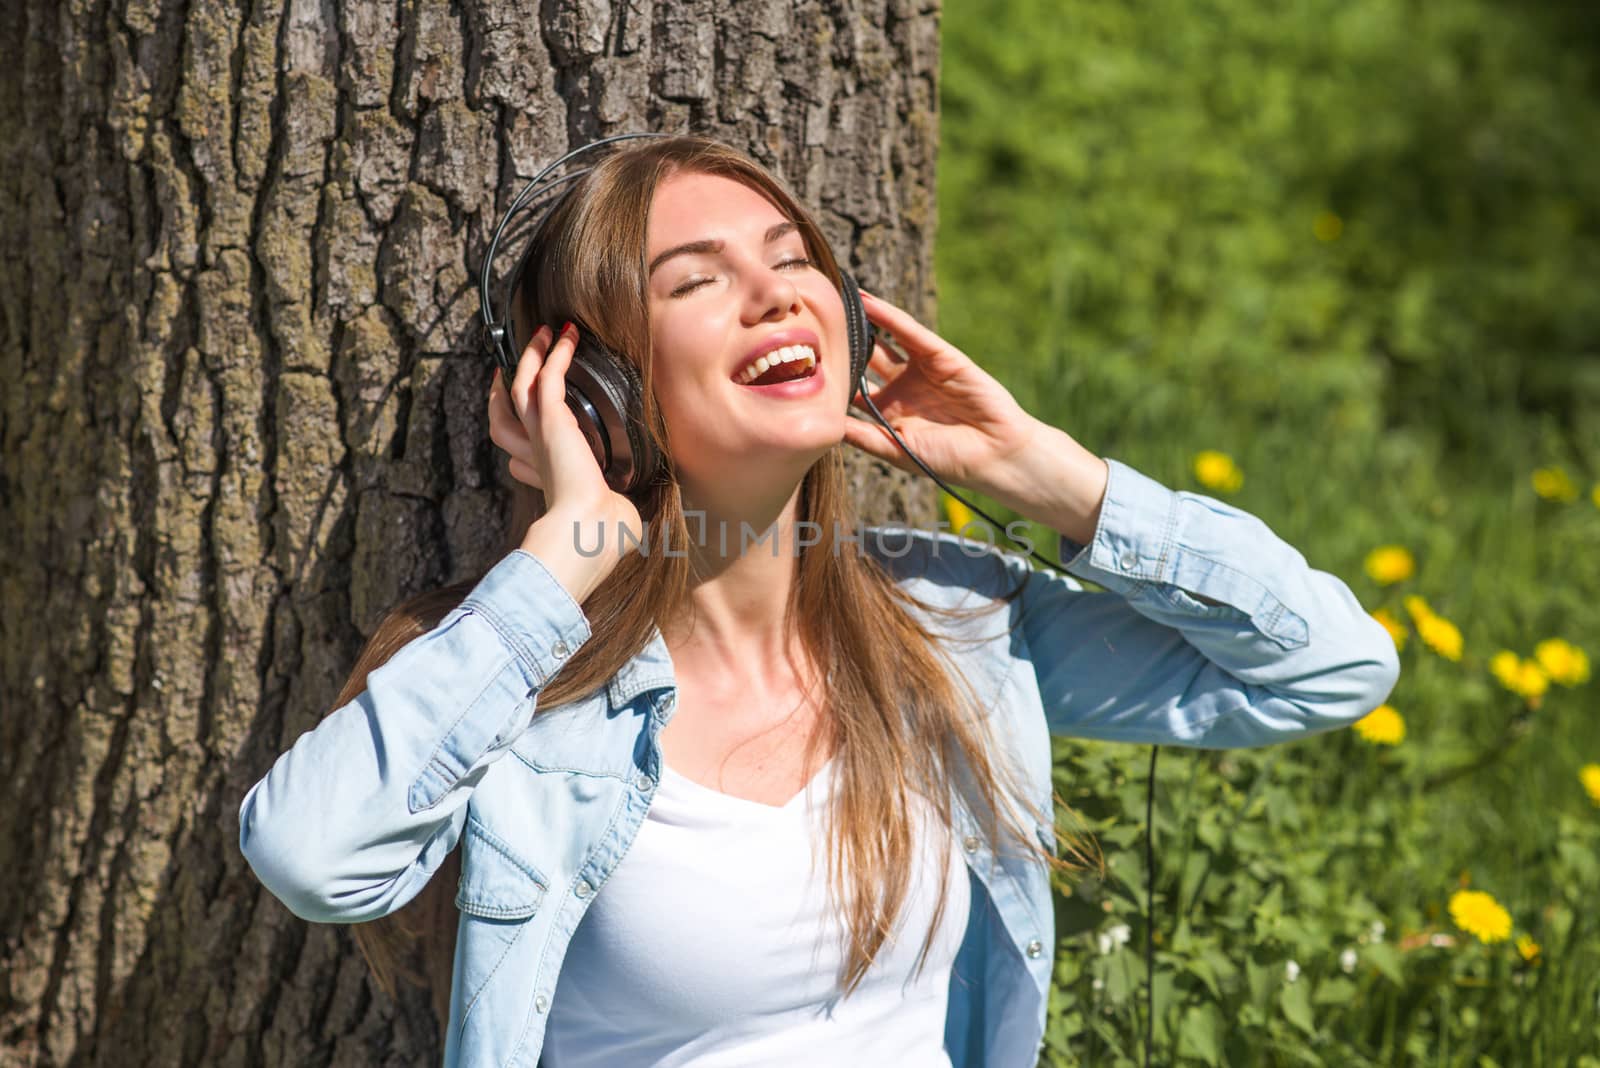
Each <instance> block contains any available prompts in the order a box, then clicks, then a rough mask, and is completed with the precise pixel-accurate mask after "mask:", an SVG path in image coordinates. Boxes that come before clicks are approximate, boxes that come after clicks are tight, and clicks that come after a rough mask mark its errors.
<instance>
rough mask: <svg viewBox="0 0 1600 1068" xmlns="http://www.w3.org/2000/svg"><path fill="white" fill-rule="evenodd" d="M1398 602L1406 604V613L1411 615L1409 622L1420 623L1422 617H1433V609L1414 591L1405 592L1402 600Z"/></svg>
mask: <svg viewBox="0 0 1600 1068" xmlns="http://www.w3.org/2000/svg"><path fill="white" fill-rule="evenodd" d="M1400 603H1401V604H1403V605H1405V606H1406V613H1407V614H1408V615H1409V616H1411V622H1413V623H1421V622H1422V621H1423V620H1424V619H1432V618H1433V609H1432V608H1429V607H1428V602H1427V601H1424V600H1423V599H1422V598H1421V597H1420V596H1419V595H1417V594H1415V593H1408V594H1406V596H1405V598H1404V600H1402V601H1401V602H1400Z"/></svg>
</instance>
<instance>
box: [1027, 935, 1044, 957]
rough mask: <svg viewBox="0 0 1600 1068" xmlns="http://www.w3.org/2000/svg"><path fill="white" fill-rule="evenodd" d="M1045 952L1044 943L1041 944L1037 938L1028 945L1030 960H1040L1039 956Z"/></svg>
mask: <svg viewBox="0 0 1600 1068" xmlns="http://www.w3.org/2000/svg"><path fill="white" fill-rule="evenodd" d="M1043 952H1044V943H1042V942H1040V941H1039V940H1038V939H1037V938H1035V939H1034V940H1033V941H1032V942H1029V943H1028V958H1029V959H1030V960H1038V959H1039V954H1041V953H1043Z"/></svg>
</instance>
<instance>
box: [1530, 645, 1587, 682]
mask: <svg viewBox="0 0 1600 1068" xmlns="http://www.w3.org/2000/svg"><path fill="white" fill-rule="evenodd" d="M1533 658H1534V659H1535V660H1537V661H1538V662H1539V666H1540V667H1542V668H1544V673H1545V674H1546V675H1549V676H1550V681H1551V682H1559V683H1560V684H1561V685H1563V686H1582V685H1583V684H1584V683H1586V682H1588V681H1589V655H1588V654H1587V653H1585V652H1584V651H1583V650H1582V649H1580V648H1578V647H1577V646H1576V645H1573V644H1572V643H1571V642H1569V641H1567V640H1566V639H1564V638H1546V639H1545V640H1544V641H1542V642H1540V643H1539V644H1538V645H1535V646H1534V647H1533Z"/></svg>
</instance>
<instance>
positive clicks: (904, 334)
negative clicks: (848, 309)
mask: <svg viewBox="0 0 1600 1068" xmlns="http://www.w3.org/2000/svg"><path fill="white" fill-rule="evenodd" d="M861 298H862V299H861V306H862V308H864V309H865V310H866V313H867V318H868V319H869V320H871V321H872V323H873V324H874V325H877V326H881V327H883V328H884V329H885V330H887V331H889V333H891V334H893V335H894V338H895V340H896V341H898V342H899V343H900V347H901V348H903V349H905V352H906V355H907V356H909V357H911V358H912V359H916V358H917V357H918V356H926V355H929V354H931V353H935V352H941V351H943V350H944V349H947V348H949V347H950V345H949V343H948V342H946V341H945V340H944V338H942V337H940V336H939V335H938V334H935V333H934V332H933V331H932V330H929V329H928V328H927V327H925V326H923V325H922V324H921V323H919V322H917V321H916V320H915V319H913V318H912V317H911V315H910V314H909V313H907V312H905V311H902V310H901V309H899V308H897V307H895V306H894V305H893V304H890V303H889V302H888V301H886V300H884V299H883V298H881V297H874V296H873V295H872V294H870V293H863V294H861Z"/></svg>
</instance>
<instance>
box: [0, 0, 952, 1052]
mask: <svg viewBox="0 0 1600 1068" xmlns="http://www.w3.org/2000/svg"><path fill="white" fill-rule="evenodd" d="M4 8H5V10H4V13H3V14H0V40H3V42H4V51H3V54H4V56H6V57H7V63H6V67H7V69H6V71H5V72H4V73H3V74H0V94H3V96H0V130H3V138H0V143H3V144H5V145H7V146H8V147H9V148H10V160H9V166H7V167H6V168H4V169H3V171H0V190H3V196H0V213H3V226H4V233H5V235H6V250H7V252H8V253H9V254H8V255H7V256H6V257H5V258H4V260H3V261H0V339H3V340H0V346H3V347H0V386H3V399H0V445H3V453H0V455H3V458H4V459H3V466H0V500H3V502H4V509H5V518H4V522H3V523H0V559H3V561H4V565H3V567H4V570H3V573H0V638H3V641H0V870H3V871H4V872H5V873H7V875H8V876H9V877H8V878H6V879H4V880H0V1065H3V1066H5V1068H12V1066H20V1065H48V1066H57V1065H135V1064H137V1065H207V1066H215V1065H263V1064H274V1065H276V1064H294V1065H297V1066H304V1065H328V1064H347V1065H363V1066H365V1065H376V1064H383V1065H388V1064H394V1065H428V1064H436V1063H438V1061H439V1059H440V1053H441V1046H440V1043H439V1036H438V1035H437V1034H436V1026H435V1023H434V1020H433V1016H432V1013H431V1011H429V1008H428V1004H427V1002H426V999H425V998H424V997H422V996H421V995H415V996H413V994H410V993H408V994H405V995H402V997H401V999H400V1002H399V1003H398V1004H397V1003H396V1002H395V1001H392V1000H390V999H388V998H386V997H384V996H383V995H382V994H381V993H380V992H379V991H377V990H376V988H375V987H373V986H371V985H370V984H369V982H368V980H367V972H366V968H365V966H364V964H363V962H362V960H361V958H360V956H359V955H358V954H357V953H356V952H355V950H354V948H353V946H352V943H351V941H350V938H349V935H348V932H347V930H346V929H343V928H338V927H325V926H318V925H310V924H306V923H303V922H301V921H299V920H297V919H296V918H294V917H293V916H292V915H291V914H290V913H289V912H288V911H287V910H286V909H284V908H283V906H282V905H281V904H280V903H278V902H277V900H276V899H274V898H273V897H272V896H271V895H270V894H268V893H266V891H264V890H263V889H262V888H261V887H260V885H259V883H257V882H256V881H255V879H254V877H253V876H252V874H251V872H250V871H249V869H248V867H247V866H246V865H245V862H244V860H243V858H242V857H241V856H240V854H239V850H238V824H237V818H238V805H239V802H240V800H241V799H242V797H243V795H244V793H245V791H246V790H247V789H248V788H249V786H250V785H251V784H252V783H253V782H254V781H255V780H256V779H258V778H259V777H260V776H261V775H263V774H264V773H265V771H266V770H267V768H268V767H270V765H271V763H272V761H273V759H274V758H275V757H276V756H277V755H278V754H279V753H280V752H282V751H283V750H285V749H287V748H288V747H289V746H290V745H292V744H293V742H294V740H295V739H296V738H297V737H298V736H299V735H300V734H301V733H302V732H303V731H305V730H308V729H310V728H311V727H312V726H313V725H315V723H316V722H317V721H318V720H319V719H320V718H321V716H322V715H323V713H324V712H326V711H327V706H328V702H329V701H330V700H332V698H333V696H334V695H335V693H336V691H337V689H338V687H339V685H340V683H341V682H342V681H343V680H344V678H345V676H346V674H347V673H348V671H349V669H350V667H351V666H352V665H353V663H354V660H355V657H356V654H357V652H358V651H359V649H360V647H361V644H362V642H363V640H364V636H365V635H366V634H367V633H369V632H370V631H371V629H372V628H373V626H374V624H375V623H376V621H377V620H378V619H379V618H380V616H381V615H382V614H383V612H384V611H385V610H386V609H387V608H388V607H390V606H391V605H393V604H394V603H395V602H397V601H398V600H400V599H401V598H402V597H403V596H406V595H408V594H411V593H414V592H416V591H418V590H421V589H423V588H426V587H429V586H435V585H438V584H440V583H443V582H448V581H454V580H456V579H459V578H461V577H463V576H466V575H468V574H471V573H472V572H474V571H475V570H478V569H480V568H483V567H486V566H487V565H488V564H489V563H491V562H492V556H491V555H490V554H492V553H494V552H495V551H496V548H497V546H498V545H499V544H500V543H501V541H502V536H503V525H504V523H505V518H506V516H505V512H506V504H507V493H506V487H507V482H506V478H507V476H506V475H505V473H504V465H503V462H502V461H501V459H500V458H499V456H498V454H497V451H496V450H495V449H494V447H493V445H492V443H490V442H489V440H488V434H487V428H486V426H485V417H484V406H485V398H486V396H487V390H488V384H489V375H490V368H489V364H488V362H487V361H486V360H485V359H484V358H482V357H481V356H480V355H479V354H478V349H477V330H476V323H475V304H474V299H475V295H474V293H473V292H472V288H471V287H472V282H473V281H474V279H475V277H476V268H477V265H478V264H479V263H480V262H481V257H482V253H483V250H484V247H485V245H486V244H487V236H488V232H489V231H490V229H491V228H492V226H493V224H494V222H495V221H496V219H497V218H498V213H499V211H500V210H501V209H502V208H503V207H504V206H505V205H506V204H507V203H508V202H509V199H510V196H511V195H512V194H514V192H515V190H516V189H517V188H518V187H519V186H520V184H521V181H522V180H525V179H526V178H527V177H528V176H531V175H532V174H533V173H534V172H535V171H536V170H537V169H538V168H539V167H540V166H541V165H542V164H543V163H544V162H547V161H549V160H550V159H553V158H554V157H555V156H556V155H559V154H560V153H561V152H563V151H565V150H566V149H567V148H568V147H572V146H575V145H577V144H581V143H584V142H586V141H588V140H590V139H592V138H594V137H598V136H603V135H605V134H607V133H616V132H623V131H628V130H637V129H659V130H689V129H692V130H694V131H697V132H704V133H710V134H712V135H714V136H717V137H720V138H723V139H724V140H727V141H729V142H731V143H733V144H736V145H739V146H741V147H744V148H746V149H748V150H750V151H752V152H753V153H754V154H755V155H756V156H757V157H758V158H760V159H762V160H763V161H764V162H766V163H767V164H768V165H770V166H771V167H773V168H774V169H775V170H776V171H777V172H778V173H780V174H781V175H783V176H784V177H785V178H786V179H787V180H788V181H789V182H790V183H791V184H792V185H793V186H794V188H795V189H796V190H797V192H798V193H799V194H800V195H801V196H802V197H803V198H804V199H805V200H806V201H807V202H808V203H811V204H812V205H814V206H816V207H817V208H819V209H820V212H821V217H822V219H823V220H824V222H825V226H826V228H827V230H828V234H829V237H830V239H831V240H832V241H833V242H834V246H835V248H836V249H837V250H838V251H839V252H840V254H841V257H842V259H843V260H844V261H845V262H847V263H850V264H851V265H852V266H853V267H854V269H855V270H856V272H857V274H858V277H861V278H863V280H864V281H865V282H867V283H868V284H869V285H870V286H872V287H875V288H877V289H879V290H881V291H882V292H884V293H886V294H887V295H890V296H891V297H893V298H897V299H899V300H900V301H902V302H905V303H906V304H908V305H909V306H910V307H911V308H912V309H913V310H915V311H918V312H920V313H923V314H924V315H926V314H927V313H930V312H931V310H932V300H933V275H932V261H931V250H932V241H933V230H934V222H935V216H934V159H935V148H936V144H937V126H938V124H937V59H938V12H937V7H936V0H929V3H927V4H925V5H918V4H913V3H909V2H904V0H880V2H877V3H872V2H868V3H866V4H863V5H860V6H857V5H853V4H849V3H843V2H841V0H799V2H797V3H791V2H789V0H740V2H739V3H738V4H736V5H734V4H722V3H713V2H710V0H676V2H670V3H669V2H661V3H653V2H651V0H616V2H615V3H607V2H605V0H543V2H541V3H535V2H533V0H459V2H456V3H444V2H439V0H390V2H387V3H382V4H379V3H374V2H371V0H350V2H341V3H335V2H334V0H289V2H288V3H287V4H283V3H281V2H274V0H258V2H256V3H243V2H241V0H215V2H212V3H197V2H193V0H184V2H179V0H168V2H165V3H160V2H157V0H108V2H103V3H96V2H89V0H25V2H24V0H18V2H16V3H10V4H6V5H4ZM858 459H860V458H858ZM858 475H859V482H858V487H859V496H860V500H861V503H862V505H863V510H864V514H865V515H866V516H867V517H868V518H869V519H873V520H882V519H886V518H903V519H909V520H911V521H914V522H919V523H920V522H927V521H929V520H930V519H931V507H932V496H931V493H930V491H929V490H927V489H925V488H923V486H922V485H921V484H917V485H913V484H912V483H911V482H910V480H909V479H907V478H906V477H904V476H901V475H899V474H898V473H895V474H890V473H889V471H888V469H887V468H886V467H884V466H882V465H877V464H871V463H865V462H863V463H861V464H860V466H859V468H858Z"/></svg>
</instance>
